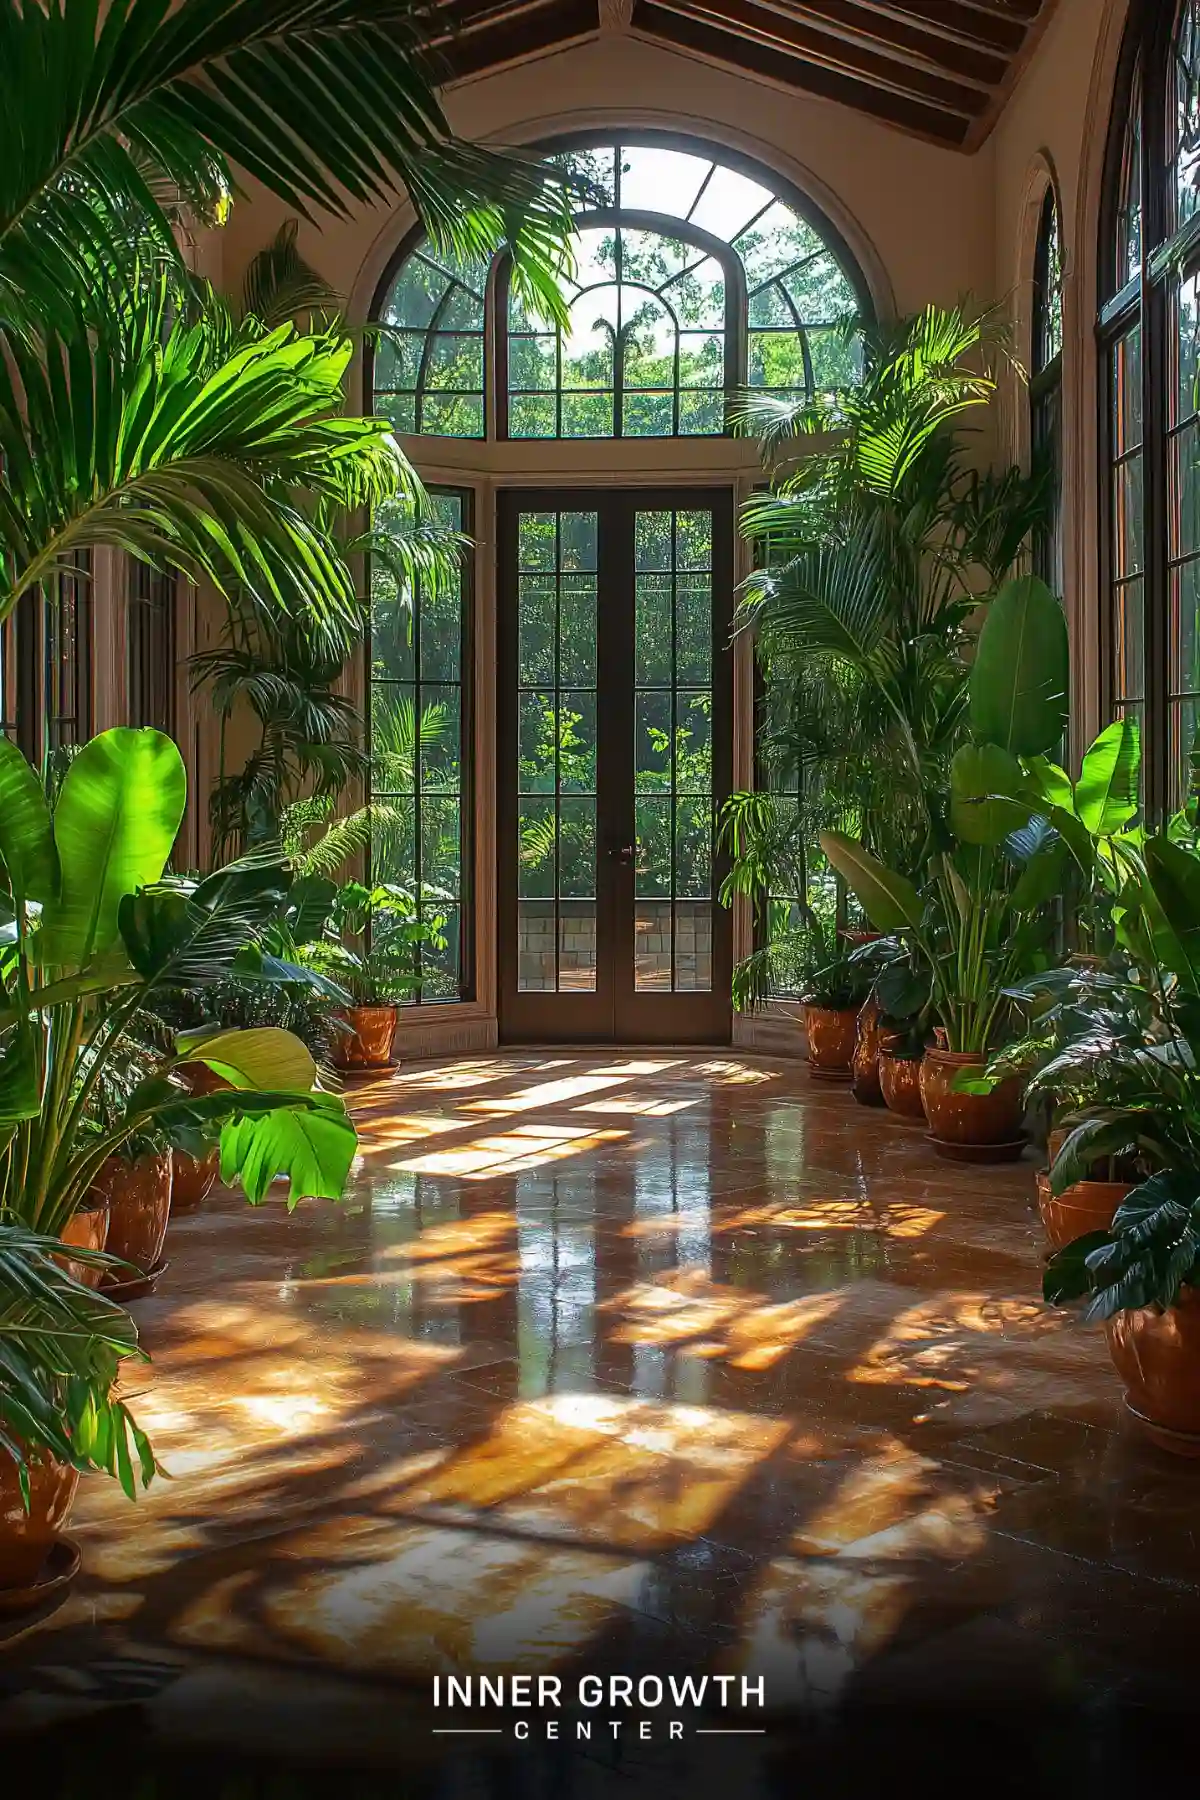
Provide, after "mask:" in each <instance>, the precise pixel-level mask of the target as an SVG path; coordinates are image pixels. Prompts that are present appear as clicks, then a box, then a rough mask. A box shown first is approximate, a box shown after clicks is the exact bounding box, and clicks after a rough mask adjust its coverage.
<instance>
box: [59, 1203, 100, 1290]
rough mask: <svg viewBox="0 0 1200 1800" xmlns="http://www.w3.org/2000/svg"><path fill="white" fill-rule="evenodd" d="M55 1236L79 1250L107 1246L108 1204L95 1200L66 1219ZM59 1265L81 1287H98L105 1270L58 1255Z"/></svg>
mask: <svg viewBox="0 0 1200 1800" xmlns="http://www.w3.org/2000/svg"><path fill="white" fill-rule="evenodd" d="M58 1235H59V1237H60V1238H61V1239H62V1241H63V1243H64V1244H75V1245H77V1246H78V1248H79V1249H80V1250H106V1249H107V1248H108V1206H107V1203H105V1202H103V1201H99V1202H96V1203H94V1204H93V1205H91V1206H89V1207H87V1208H86V1209H85V1210H83V1211H81V1212H77V1213H75V1214H74V1216H73V1217H72V1218H70V1219H68V1220H67V1222H66V1224H65V1225H64V1226H63V1228H62V1230H61V1231H60V1232H59V1234H58ZM59 1261H60V1262H61V1263H62V1266H63V1268H64V1269H65V1270H66V1271H67V1274H68V1275H69V1276H70V1277H71V1280H72V1281H77V1282H79V1284H80V1285H81V1286H82V1287H90V1288H94V1287H99V1286H100V1280H101V1277H102V1276H104V1275H106V1274H107V1273H108V1271H107V1270H106V1269H95V1268H90V1267H89V1266H88V1265H87V1264H86V1263H81V1262H77V1261H76V1260H75V1258H74V1257H73V1256H63V1257H60V1258H59Z"/></svg>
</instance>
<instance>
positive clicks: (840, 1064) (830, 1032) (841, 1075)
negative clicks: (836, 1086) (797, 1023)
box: [804, 1006, 858, 1081]
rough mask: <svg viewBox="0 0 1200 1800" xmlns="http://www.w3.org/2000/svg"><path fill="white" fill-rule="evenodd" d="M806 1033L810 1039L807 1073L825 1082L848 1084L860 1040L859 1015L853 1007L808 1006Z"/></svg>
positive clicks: (805, 1010)
mask: <svg viewBox="0 0 1200 1800" xmlns="http://www.w3.org/2000/svg"><path fill="white" fill-rule="evenodd" d="M804 1031H805V1035H806V1037H807V1038H808V1072H809V1074H810V1075H812V1076H815V1077H817V1078H818V1079H820V1080H823V1081H849V1079H850V1064H851V1061H852V1060H853V1057H854V1046H855V1044H856V1042H857V1040H858V1014H857V1012H855V1011H854V1010H853V1008H847V1009H846V1010H844V1011H842V1010H835V1009H834V1008H833V1007H831V1006H806V1007H805V1009H804Z"/></svg>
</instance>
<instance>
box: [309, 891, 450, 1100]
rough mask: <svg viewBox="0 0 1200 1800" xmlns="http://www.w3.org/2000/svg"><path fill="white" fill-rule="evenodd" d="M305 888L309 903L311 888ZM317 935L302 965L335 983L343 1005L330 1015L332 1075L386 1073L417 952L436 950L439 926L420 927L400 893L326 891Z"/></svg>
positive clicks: (416, 980)
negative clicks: (424, 948) (342, 993)
mask: <svg viewBox="0 0 1200 1800" xmlns="http://www.w3.org/2000/svg"><path fill="white" fill-rule="evenodd" d="M319 885H320V884H319V882H316V881H313V882H311V883H310V895H311V893H312V892H314V891H315V890H316V889H317V888H318V887H319ZM328 888H329V904H328V909H327V913H326V918H325V926H324V929H323V930H322V931H321V932H320V933H319V934H317V935H313V936H311V937H310V938H309V939H308V941H306V942H304V943H302V944H301V945H300V947H299V950H298V952H297V954H298V955H299V957H300V960H301V961H302V962H303V963H304V965H305V966H306V967H307V968H309V969H311V970H312V971H314V972H315V973H316V974H318V975H320V976H321V977H323V978H324V979H325V980H327V981H334V982H336V983H338V984H339V985H340V986H341V987H342V988H343V989H344V990H345V992H346V994H347V995H348V997H349V1004H348V1005H341V1006H338V1007H337V1008H336V1009H335V1012H334V1015H333V1022H334V1025H335V1032H334V1036H333V1040H332V1057H333V1062H334V1066H335V1067H336V1068H339V1069H342V1070H345V1071H349V1072H359V1071H365V1070H370V1069H386V1068H389V1067H391V1065H392V1060H393V1057H392V1052H393V1047H394V1044H395V1038H396V1025H397V1020H398V1018H399V1008H400V1002H401V1001H402V1000H405V999H407V998H408V997H409V996H410V995H411V994H413V993H415V992H416V990H417V988H418V986H419V984H420V965H419V960H418V958H419V946H420V945H422V944H434V945H437V946H438V947H441V945H442V943H443V941H444V940H443V939H442V937H441V928H442V924H443V921H442V920H441V919H439V918H432V919H420V918H418V917H417V907H416V903H415V901H414V899H413V896H412V895H411V893H409V892H408V890H407V889H406V888H402V887H398V886H395V885H394V884H391V883H388V882H381V883H378V884H377V885H375V886H374V887H367V886H366V885H365V884H364V883H363V882H361V881H347V882H344V883H343V884H342V885H341V886H340V887H337V888H334V887H333V884H332V883H329V884H328Z"/></svg>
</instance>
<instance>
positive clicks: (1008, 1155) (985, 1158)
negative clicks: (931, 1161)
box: [925, 1131, 1029, 1163]
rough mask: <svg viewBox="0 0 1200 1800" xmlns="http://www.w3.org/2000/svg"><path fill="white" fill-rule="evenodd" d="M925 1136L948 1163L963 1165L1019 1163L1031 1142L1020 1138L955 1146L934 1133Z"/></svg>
mask: <svg viewBox="0 0 1200 1800" xmlns="http://www.w3.org/2000/svg"><path fill="white" fill-rule="evenodd" d="M925 1136H926V1137H927V1138H928V1140H929V1142H930V1143H931V1144H932V1145H933V1148H934V1151H935V1153H936V1154H937V1155H938V1156H942V1157H945V1159H946V1161H947V1162H961V1163H1003V1162H1017V1161H1018V1160H1019V1158H1020V1156H1021V1154H1022V1152H1023V1151H1024V1149H1025V1146H1026V1145H1027V1144H1028V1142H1029V1139H1028V1138H1026V1137H1019V1138H1009V1139H1008V1140H1007V1141H1006V1142H1005V1143H1002V1144H955V1143H952V1142H951V1141H950V1139H949V1138H939V1137H934V1135H933V1133H932V1131H927V1132H926V1133H925Z"/></svg>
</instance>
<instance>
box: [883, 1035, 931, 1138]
mask: <svg viewBox="0 0 1200 1800" xmlns="http://www.w3.org/2000/svg"><path fill="white" fill-rule="evenodd" d="M879 1088H880V1092H881V1093H882V1095H883V1104H884V1105H885V1106H886V1107H887V1109H888V1111H889V1112H894V1113H897V1114H898V1115H899V1116H900V1118H902V1119H918V1120H919V1121H920V1123H921V1124H922V1125H924V1124H925V1123H926V1119H925V1102H924V1101H923V1100H922V1098H921V1058H920V1057H919V1056H895V1055H893V1053H892V1052H891V1051H890V1050H887V1049H881V1050H880V1052H879Z"/></svg>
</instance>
